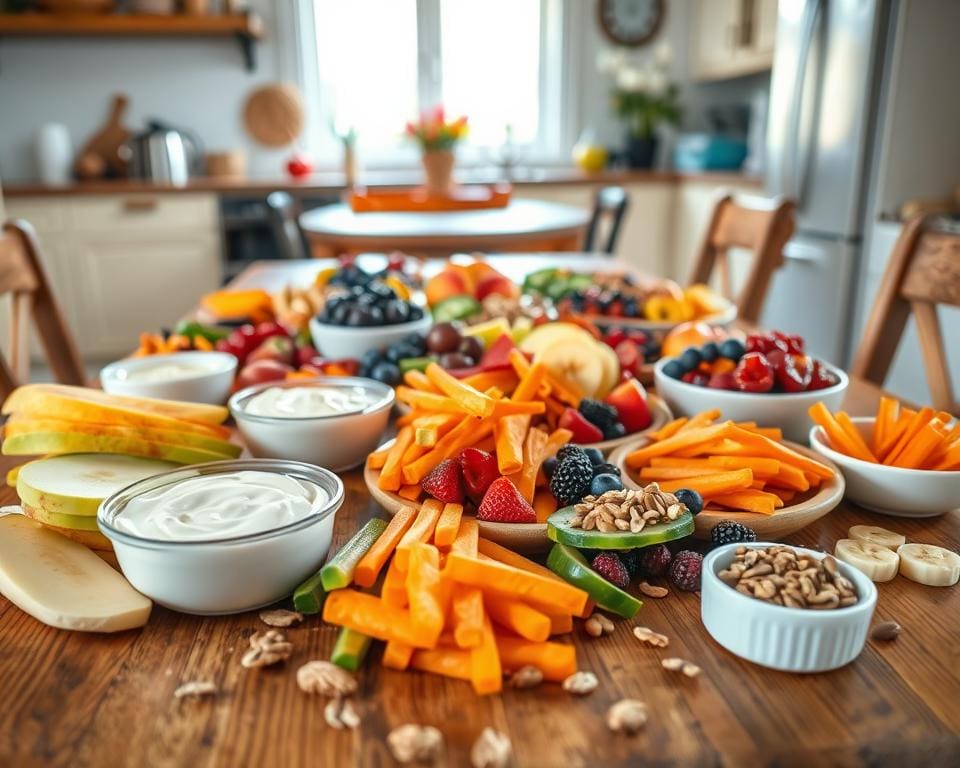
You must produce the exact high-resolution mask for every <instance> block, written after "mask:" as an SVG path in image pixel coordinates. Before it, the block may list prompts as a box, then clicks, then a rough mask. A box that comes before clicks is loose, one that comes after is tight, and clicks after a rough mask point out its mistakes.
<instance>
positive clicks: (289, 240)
mask: <svg viewBox="0 0 960 768" xmlns="http://www.w3.org/2000/svg"><path fill="white" fill-rule="evenodd" d="M267 212H268V215H269V218H270V229H271V230H272V231H273V239H274V242H275V243H276V246H277V252H278V253H279V254H280V258H283V259H309V258H310V246H309V245H308V244H307V239H306V237H304V234H303V230H302V229H301V228H300V213H301V210H300V204H299V203H298V202H297V201H296V200H295V199H294V197H293V195H291V194H289V193H288V192H282V191H277V192H271V193H270V194H269V195H267Z"/></svg>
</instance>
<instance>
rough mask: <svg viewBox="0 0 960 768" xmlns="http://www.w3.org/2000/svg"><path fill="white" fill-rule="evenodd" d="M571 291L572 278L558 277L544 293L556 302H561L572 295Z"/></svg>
mask: <svg viewBox="0 0 960 768" xmlns="http://www.w3.org/2000/svg"><path fill="white" fill-rule="evenodd" d="M570 291H571V288H570V278H568V277H560V276H558V277H557V278H556V279H555V280H554V281H553V282H552V283H550V285H548V286H547V287H546V289H545V290H544V293H545V294H546V295H547V296H549V297H550V298H551V299H553V300H554V301H560V299H562V298H563V297H564V296H566V295H567V294H568V293H570Z"/></svg>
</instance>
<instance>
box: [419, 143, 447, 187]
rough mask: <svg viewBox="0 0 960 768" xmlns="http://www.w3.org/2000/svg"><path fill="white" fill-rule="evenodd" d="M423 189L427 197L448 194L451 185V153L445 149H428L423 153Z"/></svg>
mask: <svg viewBox="0 0 960 768" xmlns="http://www.w3.org/2000/svg"><path fill="white" fill-rule="evenodd" d="M422 160H423V172H424V175H425V180H424V187H425V188H426V190H427V194H428V195H434V196H443V195H448V194H450V186H451V184H452V183H453V161H454V155H453V152H451V151H450V150H447V149H430V150H427V151H426V152H424V153H423V156H422Z"/></svg>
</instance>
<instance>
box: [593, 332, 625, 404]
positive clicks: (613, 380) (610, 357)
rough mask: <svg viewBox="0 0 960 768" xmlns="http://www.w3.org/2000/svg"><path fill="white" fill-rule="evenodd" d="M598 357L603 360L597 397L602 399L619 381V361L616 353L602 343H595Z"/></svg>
mask: <svg viewBox="0 0 960 768" xmlns="http://www.w3.org/2000/svg"><path fill="white" fill-rule="evenodd" d="M596 346H597V351H598V352H599V353H600V354H599V355H598V356H599V357H600V359H601V360H603V381H602V383H601V384H600V390H599V391H598V392H597V397H604V396H606V395H608V394H609V393H610V390H612V389H613V388H614V387H615V386H617V382H618V381H620V359H619V358H618V357H617V353H616V352H614V351H613V349H612V348H611V347H608V346H607V345H606V344H604V343H603V342H602V341H598V342H596Z"/></svg>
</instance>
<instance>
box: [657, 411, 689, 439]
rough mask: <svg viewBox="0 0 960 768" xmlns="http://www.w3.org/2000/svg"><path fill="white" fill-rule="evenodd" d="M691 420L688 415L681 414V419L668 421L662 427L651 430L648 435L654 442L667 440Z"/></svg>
mask: <svg viewBox="0 0 960 768" xmlns="http://www.w3.org/2000/svg"><path fill="white" fill-rule="evenodd" d="M688 421H689V419H687V417H686V416H681V417H680V418H679V419H674V420H673V421H668V422H667V423H666V424H664V425H663V426H662V427H660V429H658V430H656V431H654V432H651V433H650V434H649V435H647V437H649V438H650V439H651V440H653V441H654V442H658V441H660V440H666V439H667V438H668V437H673V436H674V435H675V434H677V432H679V431H680V430H681V429H682V428H683V425H684V424H686V423H687V422H688Z"/></svg>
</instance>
